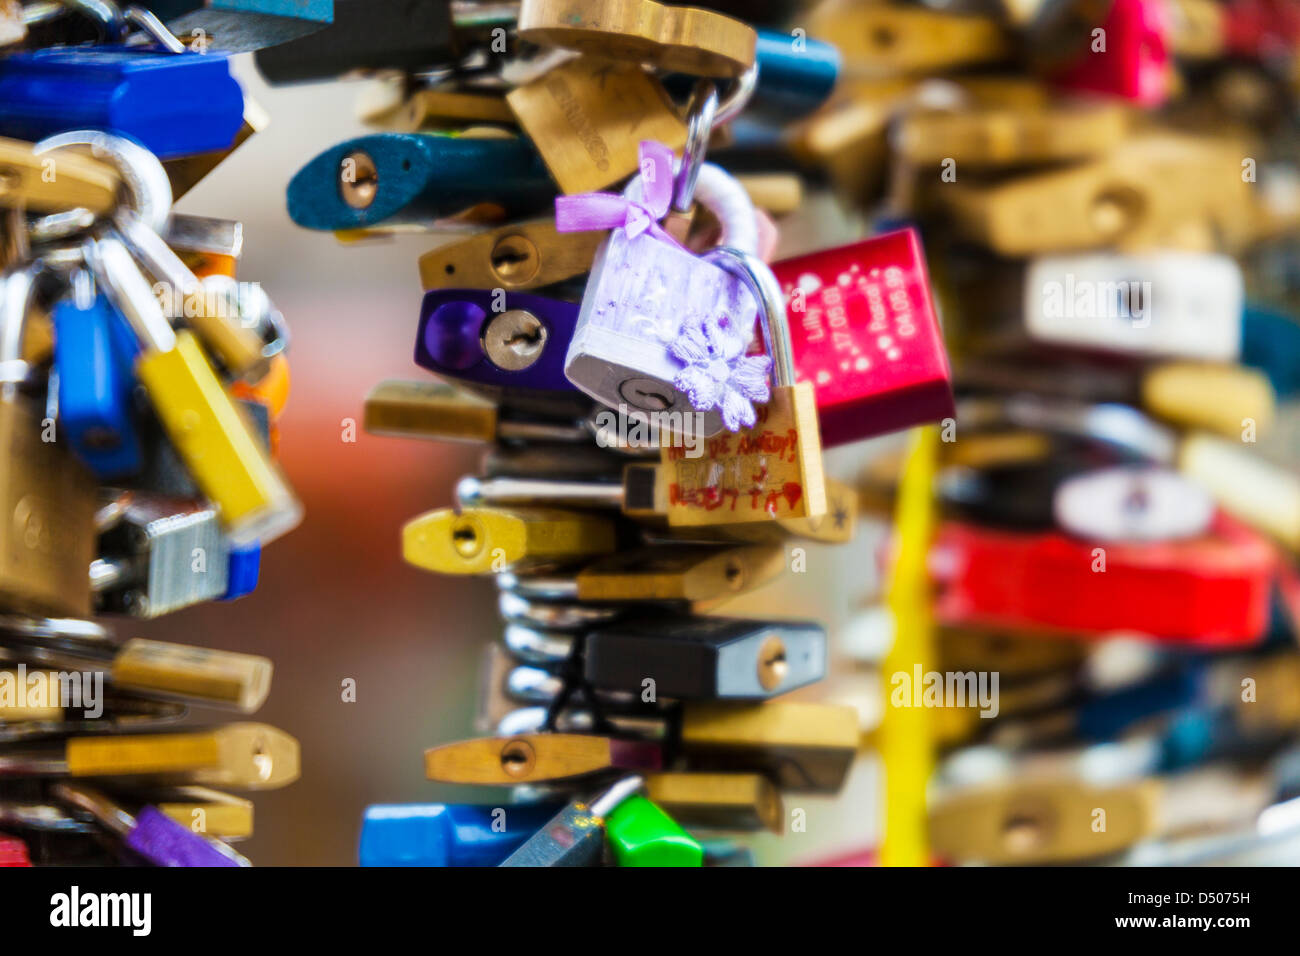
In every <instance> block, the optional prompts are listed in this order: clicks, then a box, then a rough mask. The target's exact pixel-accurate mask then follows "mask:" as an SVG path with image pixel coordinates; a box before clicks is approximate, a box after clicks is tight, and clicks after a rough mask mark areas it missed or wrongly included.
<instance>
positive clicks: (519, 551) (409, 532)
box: [402, 508, 618, 574]
mask: <svg viewBox="0 0 1300 956" xmlns="http://www.w3.org/2000/svg"><path fill="white" fill-rule="evenodd" d="M617 536H618V529H617V528H616V526H615V525H614V523H613V522H612V521H610V520H609V519H608V518H605V517H602V516H598V515H593V514H584V513H582V512H576V511H560V510H558V509H555V508H522V509H502V508H465V509H462V510H461V511H460V512H457V511H455V510H453V509H451V508H441V509H438V510H436V511H430V512H426V513H425V514H422V515H420V516H418V517H416V518H412V519H411V520H410V521H408V522H407V523H406V524H405V525H403V526H402V557H403V558H404V559H405V560H406V561H407V563H409V564H413V565H415V566H416V567H418V568H424V569H425V570H426V571H436V572H438V573H439V574H487V573H490V572H498V571H504V570H506V569H507V568H511V567H527V566H528V565H529V564H535V563H537V562H539V561H540V562H547V561H555V560H575V559H580V558H589V557H593V556H595V555H600V554H609V553H610V552H612V551H614V550H615V549H616V546H617V540H618V539H617Z"/></svg>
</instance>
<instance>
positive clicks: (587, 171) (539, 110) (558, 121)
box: [506, 56, 686, 193]
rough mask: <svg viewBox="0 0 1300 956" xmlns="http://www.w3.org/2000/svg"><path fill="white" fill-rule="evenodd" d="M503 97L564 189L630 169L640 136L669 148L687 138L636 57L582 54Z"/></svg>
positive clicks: (583, 188)
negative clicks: (625, 59) (605, 57)
mask: <svg viewBox="0 0 1300 956" xmlns="http://www.w3.org/2000/svg"><path fill="white" fill-rule="evenodd" d="M506 102H508V103H509V104H510V108H511V109H512V110H514V111H515V116H516V117H517V118H518V120H519V125H520V126H522V127H523V129H524V132H526V133H527V134H528V137H529V139H531V140H532V141H533V142H534V143H535V144H536V146H537V151H538V152H539V153H541V154H542V159H543V160H545V162H546V168H547V169H549V170H550V171H551V176H552V178H554V179H555V181H556V183H558V184H559V187H560V189H561V191H563V192H565V193H583V192H592V191H594V190H597V189H603V188H605V187H606V186H609V185H611V184H612V183H616V182H618V181H619V180H622V179H626V178H627V177H628V176H630V175H632V173H634V172H636V171H637V165H638V162H639V156H640V145H641V141H642V140H647V139H650V140H655V141H656V142H660V143H663V144H665V145H666V146H668V147H669V148H670V149H681V148H682V146H683V145H684V144H685V143H686V124H685V123H683V122H682V119H681V117H680V116H678V115H677V111H676V110H675V109H674V108H673V105H672V102H671V101H670V100H669V99H668V94H667V93H665V92H664V89H663V87H662V86H661V85H660V83H659V81H658V80H656V79H655V78H654V77H652V76H651V75H650V74H649V73H647V72H646V71H645V70H643V69H642V68H641V66H640V65H639V64H638V63H635V62H633V63H617V62H612V61H610V60H603V59H601V58H599V57H596V56H581V57H578V58H577V59H576V60H569V61H568V62H566V63H561V64H560V65H559V66H557V67H555V68H554V69H552V70H550V71H548V72H547V73H544V74H543V75H542V76H539V77H538V78H537V79H535V80H532V81H530V82H528V83H525V84H523V85H522V86H519V87H516V88H515V89H514V90H512V91H511V92H510V93H509V94H508V95H507V96H506ZM628 117H636V121H635V122H634V123H632V122H629V121H628Z"/></svg>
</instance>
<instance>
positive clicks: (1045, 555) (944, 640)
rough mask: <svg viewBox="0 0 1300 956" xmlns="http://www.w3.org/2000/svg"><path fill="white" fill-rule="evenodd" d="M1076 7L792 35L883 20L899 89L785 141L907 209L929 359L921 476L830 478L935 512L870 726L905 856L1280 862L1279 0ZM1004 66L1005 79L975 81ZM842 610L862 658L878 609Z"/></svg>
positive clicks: (1284, 117)
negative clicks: (906, 728)
mask: <svg viewBox="0 0 1300 956" xmlns="http://www.w3.org/2000/svg"><path fill="white" fill-rule="evenodd" d="M1003 6H1005V7H1006V8H1008V9H1010V8H1011V7H1012V6H1013V5H1012V4H1005V5H1003ZM1031 6H1033V5H1031ZM1092 7H1093V8H1095V9H1090V8H1089V5H1087V4H1057V5H1051V4H1048V5H1044V10H1043V11H1041V12H1040V13H1039V14H1038V15H1036V16H1035V17H1034V18H1032V19H1025V20H1024V21H1022V22H1018V23H1013V24H1010V25H1008V24H1006V23H1002V24H995V23H993V22H991V21H989V20H987V19H984V18H980V17H973V16H957V15H947V14H942V13H938V12H934V11H922V10H919V9H914V10H911V11H908V13H907V14H906V15H904V14H903V13H902V11H899V10H894V9H893V8H889V7H872V6H869V5H860V6H855V7H852V8H850V7H848V6H847V5H840V6H839V7H837V8H829V7H828V8H826V9H825V10H824V12H823V13H824V15H823V16H821V17H814V18H813V20H812V21H811V22H810V30H811V31H813V32H815V33H817V35H827V36H837V35H843V36H848V35H850V34H852V35H855V36H859V37H861V36H868V35H875V34H873V33H871V32H870V31H869V26H872V25H875V26H879V25H881V24H885V23H888V24H889V25H890V27H891V29H893V28H894V27H897V28H898V29H897V30H896V32H895V41H896V42H895V43H894V45H893V47H892V48H893V50H895V51H896V54H897V57H898V59H897V61H893V60H891V61H890V62H891V63H892V64H893V65H894V66H896V67H897V70H896V71H895V72H894V73H892V74H891V75H889V76H881V77H873V78H871V79H864V80H863V82H862V84H861V86H860V87H859V88H857V89H846V90H844V91H843V92H842V93H840V94H837V99H836V101H834V102H832V103H831V104H830V106H829V107H828V108H827V109H825V110H824V111H823V112H822V113H821V114H820V115H819V116H816V117H814V118H812V119H811V120H810V121H809V123H808V124H807V126H806V127H805V128H804V129H803V131H802V132H801V135H800V138H799V143H800V147H801V149H802V150H803V151H804V152H805V153H806V154H809V155H820V156H823V157H824V158H825V159H826V160H827V161H828V163H830V164H831V167H832V175H833V178H834V180H835V182H836V184H837V185H838V187H839V188H840V189H841V191H843V192H846V193H849V194H852V195H853V196H855V197H856V198H857V201H858V202H860V203H862V204H864V205H867V206H876V205H877V204H884V205H885V206H886V207H887V208H888V209H889V210H890V214H891V215H895V216H903V217H906V218H908V219H909V220H911V221H913V222H915V223H917V224H918V226H919V228H920V229H921V231H922V234H923V235H924V237H925V244H926V250H927V253H928V254H929V261H930V265H931V268H932V270H933V275H934V278H935V283H936V295H937V297H938V299H939V301H940V305H941V309H942V314H943V317H944V322H945V334H946V340H947V342H948V344H949V347H950V348H951V349H952V350H953V353H954V364H955V369H956V377H955V388H956V393H957V412H956V415H955V420H954V421H953V422H952V423H949V424H950V426H951V427H946V426H945V427H944V428H941V429H940V436H939V437H940V439H941V440H939V441H937V442H935V443H934V444H933V448H932V451H931V458H930V461H929V463H928V465H925V464H923V463H922V464H918V462H917V461H916V460H914V459H913V460H909V462H908V466H907V468H905V469H904V471H903V474H904V478H903V479H902V483H903V484H902V487H899V486H898V484H897V480H898V474H899V471H898V465H899V459H898V458H897V457H893V458H886V459H884V460H882V461H881V462H880V467H878V468H874V467H873V468H872V469H870V471H869V473H868V474H865V475H864V476H863V480H862V483H861V484H862V487H863V490H864V493H865V494H866V495H867V497H868V499H870V500H871V501H873V502H876V503H878V504H879V505H881V506H888V505H889V504H890V503H891V502H892V501H893V500H894V498H893V491H894V490H895V489H898V490H899V491H901V493H902V494H904V495H906V494H907V490H906V484H907V481H908V480H909V479H908V477H907V476H908V474H909V473H911V469H913V468H916V469H919V470H918V471H916V472H915V474H916V476H917V478H916V480H918V481H923V482H929V480H930V478H929V476H927V475H926V470H927V468H928V469H929V470H930V471H933V472H934V475H933V477H934V483H933V488H934V494H935V495H936V496H937V499H938V517H937V519H936V520H935V522H934V532H935V533H934V537H933V541H932V543H931V545H930V548H929V555H928V576H929V584H930V586H931V588H932V597H931V598H930V599H929V601H928V602H926V606H925V607H918V606H915V605H913V606H912V607H911V610H912V612H913V613H921V612H924V613H925V614H927V615H929V616H932V618H933V620H934V623H935V639H934V641H933V643H932V647H931V649H930V650H931V652H930V655H929V656H928V658H927V659H928V660H929V661H930V662H931V663H930V664H929V665H927V667H926V668H925V669H924V670H920V669H918V670H916V671H915V673H913V664H912V662H911V661H909V660H905V659H902V658H898V657H894V656H891V657H889V658H887V660H888V666H886V667H885V668H884V677H885V678H886V681H885V683H884V690H883V693H884V694H885V695H886V699H885V709H886V719H885V723H886V724H888V722H889V715H890V714H892V713H894V712H896V711H897V709H898V708H900V707H902V708H907V707H912V706H916V707H921V708H926V709H927V713H928V714H929V715H930V719H929V723H928V731H926V733H927V734H928V736H929V737H930V739H931V741H932V752H934V753H935V754H936V756H935V758H934V763H935V767H934V769H935V776H934V777H933V779H932V780H931V781H930V787H929V793H928V802H927V805H926V806H925V821H926V829H927V832H928V844H929V853H928V858H929V859H933V860H939V861H944V862H951V863H993V864H1036V863H1063V862H1085V861H1086V862H1091V861H1108V862H1120V863H1130V864H1138V865H1164V864H1175V863H1244V862H1256V863H1278V862H1293V861H1294V859H1295V853H1296V842H1295V840H1296V836H1297V834H1296V833H1295V831H1294V825H1293V824H1288V823H1287V822H1286V821H1287V815H1288V812H1289V811H1288V807H1291V808H1293V805H1291V804H1288V801H1291V800H1293V799H1294V798H1295V797H1296V796H1297V793H1298V792H1300V776H1298V775H1297V767H1300V763H1298V762H1297V758H1298V757H1300V750H1298V749H1297V744H1298V743H1300V741H1298V740H1297V733H1298V732H1300V708H1297V704H1296V702H1297V700H1300V654H1297V646H1296V633H1297V625H1298V623H1300V619H1298V618H1297V614H1298V613H1300V605H1298V604H1297V603H1296V595H1297V592H1296V590H1295V585H1294V551H1295V549H1296V547H1297V545H1300V481H1297V477H1296V471H1295V467H1296V450H1297V449H1296V445H1295V433H1294V429H1293V427H1292V428H1290V429H1289V430H1288V427H1287V424H1286V423H1287V421H1288V419H1289V418H1293V416H1294V405H1292V406H1291V407H1290V408H1288V406H1287V404H1286V402H1287V400H1288V399H1293V398H1294V396H1295V394H1296V392H1297V389H1298V388H1300V377H1298V376H1297V374H1296V372H1297V366H1296V364H1295V356H1296V355H1297V347H1298V346H1300V329H1298V328H1297V325H1296V323H1295V322H1294V320H1293V319H1291V318H1288V316H1287V315H1286V313H1285V310H1286V309H1287V308H1293V307H1294V301H1295V299H1294V291H1293V289H1294V287H1293V285H1291V284H1290V280H1291V274H1290V273H1293V269H1294V266H1293V265H1292V264H1291V263H1293V262H1294V256H1295V244H1294V235H1295V227H1296V224H1297V218H1296V217H1297V213H1300V207H1297V206H1296V204H1295V201H1294V195H1295V193H1294V189H1295V185H1296V183H1297V178H1296V177H1297V172H1296V166H1295V161H1294V138H1293V136H1294V133H1293V130H1294V121H1295V99H1294V97H1295V86H1294V80H1293V76H1294V69H1295V66H1296V64H1297V58H1296V41H1297V39H1298V38H1300V32H1297V27H1298V26H1300V20H1298V19H1297V14H1298V13H1300V11H1298V10H1297V8H1296V7H1295V5H1293V4H1286V3H1269V2H1261V3H1255V2H1232V0H1229V2H1225V3H1202V2H1192V0H1187V2H1174V3H1168V4H1167V3H1152V2H1148V0H1115V2H1114V3H1112V4H1094V5H1092ZM891 10H892V14H891ZM1053 12H1055V14H1056V16H1055V17H1054V18H1052V17H1049V16H1047V14H1050V13H1053ZM892 16H897V17H898V19H897V20H895V19H892V18H891V17H892ZM1071 18H1073V19H1071ZM923 24H928V26H923ZM911 30H915V35H914V38H915V42H916V45H915V46H912V45H909V43H908V42H907V38H908V37H912V36H913V34H912V33H910V32H908V31H911ZM927 30H932V31H936V34H932V35H937V31H940V30H942V31H944V33H943V36H944V37H945V42H944V43H942V44H939V43H935V44H934V45H933V46H928V47H927V46H926V43H925V42H924V41H923V37H924V34H925V33H926V31H927ZM1017 30H1018V31H1019V32H1017ZM818 31H820V32H818ZM990 31H994V32H995V33H996V37H997V38H998V39H996V40H995V38H994V33H991V32H990ZM1018 39H1019V41H1020V42H1024V43H1027V44H1028V45H1027V46H1017V45H1016V44H1017V41H1018ZM1067 41H1071V42H1067ZM844 51H845V56H846V58H849V57H851V56H852V55H853V54H852V53H851V52H850V48H849V47H848V46H847V45H846V46H845V47H844ZM923 51H924V52H923ZM1071 51H1072V52H1071ZM869 53H870V51H869V50H867V49H865V48H864V49H862V50H861V55H862V56H863V57H864V58H865V57H866V56H868V55H869ZM1067 54H1068V55H1067ZM1017 55H1023V56H1025V57H1026V58H1028V59H1029V61H1030V64H1029V69H1028V70H1027V71H1023V72H1017V73H1015V74H1012V73H1009V72H1008V71H1006V70H1005V69H1000V68H999V65H1001V64H1005V63H1006V61H1007V58H1008V57H1009V56H1017ZM850 140H851V141H852V142H853V143H855V144H856V147H855V152H854V155H855V157H859V158H860V157H862V156H864V155H870V156H873V157H875V163H874V165H870V167H869V165H868V164H866V163H861V162H853V163H850V162H848V161H847V156H846V155H845V154H843V153H842V152H841V151H842V150H843V149H844V145H845V143H846V142H847V141H850ZM1248 303H1250V304H1248ZM867 508H868V510H870V506H867ZM895 610H897V607H895ZM860 624H861V630H860V633H859V634H858V638H859V639H858V640H856V641H850V642H849V643H850V644H851V645H852V646H855V647H858V648H861V649H863V650H862V655H863V659H864V663H866V664H869V665H871V666H877V665H878V663H879V659H878V654H879V647H880V642H879V641H877V640H872V639H870V638H869V637H866V636H865V635H867V634H868V633H869V632H870V631H871V630H872V629H876V628H878V625H879V621H878V620H874V619H872V618H871V616H870V615H867V616H864V617H863V618H862V619H861V621H860ZM896 626H897V628H898V629H899V630H900V632H902V630H903V629H904V627H905V623H904V622H903V621H897V622H896ZM895 666H897V667H899V668H900V669H904V670H905V672H906V679H902V678H898V672H896V671H895V670H894V668H895ZM993 678H996V679H997V682H996V683H991V680H992V679H993ZM894 679H896V681H897V682H896V683H893V684H891V683H890V681H891V680H894ZM990 683H991V686H990ZM954 693H955V694H956V695H957V696H958V697H965V705H964V706H963V705H962V704H960V703H958V702H956V701H953V700H951V699H949V698H951V697H952V696H953V695H954ZM883 729H884V728H882V730H883ZM886 772H887V773H888V768H887V769H886ZM912 849H913V851H914V853H913V855H912V856H911V858H910V862H912V863H923V862H926V859H927V857H926V856H923V855H922V854H921V853H920V844H919V841H918V842H916V844H915V845H914V846H913V848H912Z"/></svg>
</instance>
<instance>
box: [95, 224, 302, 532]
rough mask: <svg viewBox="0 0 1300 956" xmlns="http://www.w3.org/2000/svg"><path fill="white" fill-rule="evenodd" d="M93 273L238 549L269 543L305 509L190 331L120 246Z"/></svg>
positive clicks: (103, 244)
mask: <svg viewBox="0 0 1300 956" xmlns="http://www.w3.org/2000/svg"><path fill="white" fill-rule="evenodd" d="M92 258H93V260H94V262H93V266H92V268H93V269H94V271H95V272H96V277H97V278H98V279H99V281H100V283H101V285H102V286H103V287H104V288H105V290H106V291H107V292H108V295H109V297H110V299H112V300H113V303H114V305H116V306H117V308H118V309H119V310H120V311H121V312H122V313H123V314H124V315H125V316H126V317H127V319H128V321H130V323H131V326H132V329H133V330H134V331H135V333H136V334H137V335H138V336H139V338H140V341H141V342H142V343H143V346H144V351H143V353H142V354H141V356H140V358H139V359H138V360H137V361H136V374H137V375H138V377H139V379H140V381H141V383H142V384H143V385H144V387H145V389H146V391H147V392H148V393H149V398H150V401H151V402H152V404H153V407H154V409H155V411H157V413H158V417H159V420H160V421H161V422H162V425H163V428H164V429H165V430H166V431H167V434H168V437H169V438H170V439H171V441H172V443H173V444H174V445H175V447H176V450H177V452H178V453H179V454H180V456H181V458H182V459H183V460H184V462H185V464H186V465H187V467H188V468H189V470H190V472H191V473H192V475H193V477H194V480H195V481H196V482H197V484H198V486H199V487H200V488H201V489H202V490H203V493H204V494H205V496H207V497H208V498H210V499H211V500H212V501H213V503H214V504H216V505H217V506H218V507H219V508H220V514H221V521H222V524H223V525H224V526H225V529H226V534H227V536H228V537H229V538H230V540H231V541H232V542H234V543H235V544H236V545H245V544H249V543H251V542H252V541H260V542H261V543H262V544H264V545H265V544H266V543H267V542H269V541H272V540H274V539H275V538H277V537H279V536H280V535H281V534H284V533H285V532H286V531H289V530H290V529H292V528H293V527H294V526H295V525H297V523H298V521H299V520H300V519H301V516H302V509H301V506H300V505H299V504H298V502H297V501H296V500H295V498H294V497H293V493H292V491H290V490H289V487H288V485H286V484H285V482H284V479H283V478H282V477H281V475H280V474H279V471H278V469H276V467H275V466H274V464H273V463H272V462H271V461H270V459H269V457H268V456H267V453H266V452H265V451H264V450H263V449H262V447H261V446H260V445H259V444H258V442H257V440H256V439H255V438H254V437H253V436H252V434H251V433H250V430H249V426H248V424H247V420H246V419H245V418H244V417H243V415H242V413H241V412H239V410H238V409H237V408H236V407H235V404H234V402H233V400H232V399H231V397H230V395H229V393H228V392H227V391H226V390H225V387H224V386H223V385H222V384H221V382H220V381H219V380H218V379H217V376H216V374H215V372H213V370H212V365H211V364H210V363H209V362H208V359H207V356H206V355H204V354H203V350H202V347H201V346H200V345H199V344H198V342H197V340H196V339H195V338H194V336H193V333H191V332H188V331H181V332H175V331H173V329H172V328H171V325H170V324H169V323H168V321H167V319H166V317H165V316H164V315H163V312H162V309H161V308H160V307H159V305H158V302H157V300H156V299H154V297H153V293H152V292H151V291H150V288H149V284H148V282H147V281H146V280H145V278H144V277H143V275H141V273H140V270H139V268H138V267H137V266H136V265H135V263H134V262H133V261H132V260H131V256H130V253H128V252H127V251H126V248H125V247H124V246H123V245H122V243H121V242H120V241H119V240H117V239H111V238H109V239H101V240H99V241H97V242H96V243H95V246H94V255H93V257H92Z"/></svg>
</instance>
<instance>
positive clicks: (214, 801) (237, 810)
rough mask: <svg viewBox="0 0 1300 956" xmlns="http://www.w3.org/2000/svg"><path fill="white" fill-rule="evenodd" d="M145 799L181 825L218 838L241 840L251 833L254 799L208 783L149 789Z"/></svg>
mask: <svg viewBox="0 0 1300 956" xmlns="http://www.w3.org/2000/svg"><path fill="white" fill-rule="evenodd" d="M147 795H148V799H149V802H150V803H151V804H153V805H154V806H156V807H157V808H158V812H159V813H162V814H163V815H164V816H167V817H169V818H171V819H172V820H175V821H176V822H177V823H179V824H181V825H182V826H186V827H190V828H195V827H201V832H203V833H206V834H208V835H209V836H214V837H217V838H218V839H221V840H244V839H247V838H248V837H251V836H252V835H253V801H251V800H245V799H244V798H243V797H236V796H233V795H232V794H229V793H222V792H221V791H220V790H213V789H211V788H209V787H167V788H162V789H150V790H149V791H148V794H147Z"/></svg>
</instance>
